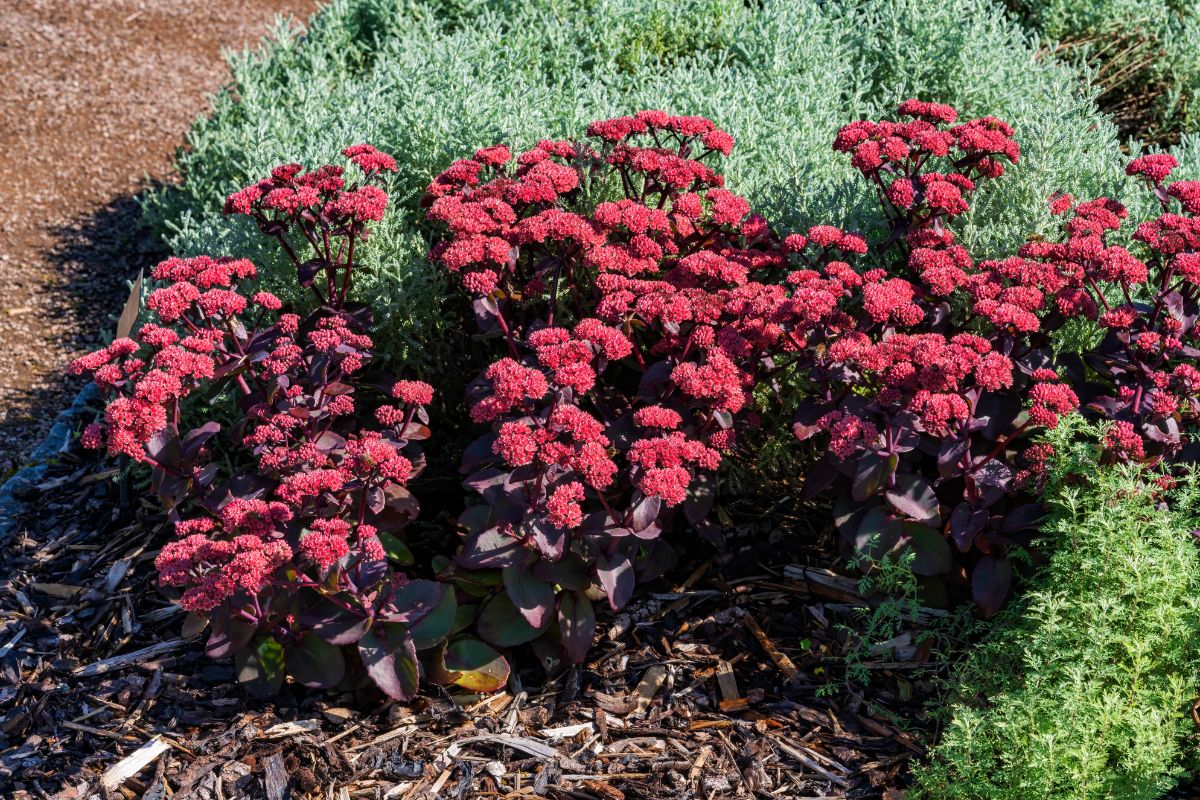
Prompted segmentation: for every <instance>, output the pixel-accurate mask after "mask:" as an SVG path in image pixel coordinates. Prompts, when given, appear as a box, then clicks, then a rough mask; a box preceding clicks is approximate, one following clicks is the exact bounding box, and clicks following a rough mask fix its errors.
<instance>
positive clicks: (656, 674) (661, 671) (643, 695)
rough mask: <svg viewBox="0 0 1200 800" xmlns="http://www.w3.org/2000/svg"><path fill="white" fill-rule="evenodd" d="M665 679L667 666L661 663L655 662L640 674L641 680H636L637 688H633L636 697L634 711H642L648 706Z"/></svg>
mask: <svg viewBox="0 0 1200 800" xmlns="http://www.w3.org/2000/svg"><path fill="white" fill-rule="evenodd" d="M666 680H667V668H666V667H665V666H663V665H662V664H655V665H654V666H653V667H650V668H649V669H648V670H646V672H645V674H643V675H642V680H641V681H640V682H638V685H637V689H635V690H634V692H633V693H634V696H635V697H636V700H635V701H634V702H635V706H634V711H635V712H636V713H639V714H640V713H642V712H644V711H645V710H646V709H647V708H649V707H650V703H651V701H653V700H654V695H656V694H658V690H659V689H660V688H662V685H663V684H664V683H665V682H666Z"/></svg>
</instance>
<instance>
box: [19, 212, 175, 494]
mask: <svg viewBox="0 0 1200 800" xmlns="http://www.w3.org/2000/svg"><path fill="white" fill-rule="evenodd" d="M52 233H53V236H54V240H55V242H56V244H55V246H54V247H53V248H52V249H51V250H49V251H48V252H45V253H42V254H41V259H42V260H43V261H44V262H45V263H48V264H49V265H51V266H52V267H53V268H54V269H55V270H56V271H57V272H59V273H60V274H59V277H58V280H56V281H55V283H54V285H53V286H51V287H47V290H46V291H47V293H48V294H49V296H50V297H51V304H50V309H49V314H50V320H53V323H54V325H55V327H57V328H61V329H62V330H63V331H64V341H63V342H62V344H61V347H62V350H63V352H64V353H72V354H81V353H84V352H87V351H89V350H92V349H95V348H96V347H98V346H100V345H101V344H103V342H104V338H105V336H106V335H108V332H111V330H112V328H113V324H114V322H115V321H116V319H117V317H118V316H120V313H121V309H122V307H123V306H124V304H125V301H126V299H127V298H128V296H129V282H130V281H132V280H133V279H134V278H136V277H137V275H138V273H139V272H140V271H144V270H145V271H148V270H149V268H150V267H152V266H153V265H154V264H156V263H158V261H160V260H162V259H163V258H165V257H166V256H168V255H169V254H170V253H169V251H168V250H167V248H166V246H165V245H164V244H163V243H162V241H161V240H160V239H159V238H158V237H157V236H156V235H154V233H153V232H152V231H151V230H150V229H149V228H148V227H147V226H145V225H144V224H143V222H142V215H141V209H140V207H139V205H138V197H137V196H136V195H123V196H120V197H117V198H115V199H113V200H111V201H110V202H109V203H107V204H106V205H104V206H103V207H101V208H99V209H97V210H96V211H94V212H93V213H91V214H89V215H88V216H86V217H84V218H83V219H80V220H78V221H76V222H75V223H72V224H70V225H66V226H63V227H60V228H57V229H55V230H54V231H53V232H52ZM43 322H45V321H43ZM38 324H39V322H38V321H36V320H35V321H32V322H31V327H36V326H37V325H38ZM65 367H66V362H64V363H63V371H60V372H58V373H52V374H51V375H50V376H48V377H47V378H46V379H45V380H44V381H43V382H42V383H41V385H40V386H37V387H35V388H33V389H28V390H25V391H21V392H18V393H15V394H13V395H11V396H10V397H11V400H10V401H9V407H8V413H7V416H6V418H5V419H4V421H3V422H0V470H2V471H3V472H11V470H12V469H14V468H16V467H19V466H22V463H23V461H24V459H25V458H27V457H28V454H29V452H30V451H32V449H33V448H34V447H35V446H36V444H37V441H38V439H40V438H41V437H42V436H44V435H45V433H46V430H47V429H48V428H49V424H50V422H51V421H52V420H53V419H54V416H55V415H56V414H57V413H58V412H59V411H60V410H61V409H62V408H64V407H65V406H66V405H67V404H69V403H70V400H71V397H73V396H74V395H75V394H76V393H77V392H78V391H79V389H80V388H81V387H82V385H83V382H82V381H81V380H80V379H78V378H72V377H70V376H68V375H67V374H66V372H65Z"/></svg>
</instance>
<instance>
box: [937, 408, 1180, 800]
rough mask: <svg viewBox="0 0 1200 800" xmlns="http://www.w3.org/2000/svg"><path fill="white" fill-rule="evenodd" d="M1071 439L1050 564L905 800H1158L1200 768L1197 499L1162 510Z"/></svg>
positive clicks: (985, 647)
mask: <svg viewBox="0 0 1200 800" xmlns="http://www.w3.org/2000/svg"><path fill="white" fill-rule="evenodd" d="M1081 428H1082V424H1081V423H1080V422H1079V421H1078V419H1075V420H1073V421H1072V422H1070V423H1069V424H1068V423H1064V424H1063V426H1061V427H1060V429H1059V430H1058V431H1055V439H1056V440H1057V447H1058V450H1059V452H1060V454H1062V455H1061V457H1060V460H1059V462H1058V464H1057V465H1056V467H1055V473H1054V475H1053V477H1052V479H1051V485H1050V486H1048V489H1047V497H1046V499H1047V502H1048V503H1049V504H1050V508H1051V511H1052V516H1051V519H1050V521H1049V523H1048V524H1047V525H1046V527H1045V534H1046V536H1047V537H1048V538H1049V539H1050V540H1052V541H1053V542H1054V544H1055V547H1054V552H1053V555H1052V556H1051V558H1050V560H1049V562H1048V563H1047V564H1046V565H1045V567H1044V568H1043V569H1042V570H1041V571H1040V572H1039V574H1038V575H1037V576H1036V577H1035V579H1034V580H1033V581H1032V585H1031V586H1030V589H1029V591H1028V593H1027V594H1026V596H1025V597H1023V598H1022V599H1021V601H1020V602H1019V603H1017V604H1015V605H1014V606H1013V607H1011V608H1010V609H1009V610H1007V611H1006V612H1004V613H1003V614H1002V616H1001V618H999V619H998V621H997V623H996V626H995V628H994V629H993V632H992V634H991V635H990V637H989V638H988V639H987V641H985V642H984V643H983V644H982V645H981V646H979V647H978V648H977V649H975V650H973V651H972V652H971V653H970V655H969V656H967V658H966V660H965V661H964V662H963V664H962V665H961V666H960V668H959V670H958V681H959V685H958V688H957V695H958V700H957V701H956V702H955V703H954V704H952V705H951V707H950V709H949V712H950V714H949V716H950V723H949V726H948V727H947V729H946V730H945V732H944V735H943V737H942V740H941V743H940V744H939V745H938V747H937V748H936V749H935V750H934V752H933V756H932V759H931V761H930V762H929V763H928V764H927V765H925V766H923V767H922V768H920V769H919V770H918V771H917V782H918V786H919V787H920V789H919V791H918V792H917V793H916V795H915V796H914V800H915V798H916V797H920V798H929V800H941V799H942V798H945V799H946V800H968V799H974V798H978V800H1009V799H1010V798H1011V800H1027V799H1028V798H1056V799H1058V798H1062V799H1063V800H1065V799H1066V798H1072V799H1075V798H1078V800H1093V799H1095V800H1100V799H1101V798H1103V799H1105V800H1108V799H1112V800H1118V799H1121V800H1124V799H1126V798H1128V799H1129V800H1134V798H1155V797H1161V796H1162V795H1163V794H1164V793H1166V792H1167V791H1168V790H1170V789H1171V788H1172V787H1173V786H1174V785H1175V783H1176V782H1177V781H1178V780H1179V778H1180V776H1181V775H1183V774H1185V773H1186V770H1188V769H1194V768H1196V766H1197V763H1196V761H1197V758H1196V746H1197V742H1196V737H1195V726H1194V724H1193V722H1192V719H1191V715H1190V713H1189V707H1190V704H1191V701H1192V699H1193V698H1194V697H1195V696H1196V692H1197V688H1198V686H1200V675H1198V670H1200V558H1198V557H1197V547H1198V545H1197V542H1196V540H1195V538H1194V537H1193V536H1192V533H1191V532H1192V530H1193V529H1195V528H1196V527H1197V524H1198V523H1200V517H1198V516H1197V515H1198V513H1200V488H1198V486H1197V483H1196V481H1195V480H1191V481H1188V482H1185V483H1183V484H1182V485H1181V486H1180V487H1179V488H1178V489H1177V490H1176V492H1175V496H1174V497H1173V499H1172V508H1171V510H1169V511H1166V510H1164V509H1163V508H1161V507H1158V506H1156V504H1155V501H1154V500H1153V499H1152V498H1151V495H1152V492H1151V489H1156V488H1157V487H1154V486H1153V485H1152V484H1149V483H1148V478H1147V477H1146V476H1145V475H1144V474H1139V473H1138V472H1137V471H1136V469H1135V468H1132V467H1130V468H1123V469H1116V468H1109V469H1103V470H1099V471H1097V469H1096V467H1095V463H1096V461H1095V452H1094V450H1093V447H1092V446H1089V445H1086V444H1069V443H1068V442H1069V441H1070V439H1069V437H1072V436H1073V435H1077V434H1080V433H1085V431H1082V430H1081ZM1083 439H1084V440H1086V441H1095V432H1090V433H1089V435H1087V436H1085V437H1083ZM1084 476H1086V478H1085V477H1084Z"/></svg>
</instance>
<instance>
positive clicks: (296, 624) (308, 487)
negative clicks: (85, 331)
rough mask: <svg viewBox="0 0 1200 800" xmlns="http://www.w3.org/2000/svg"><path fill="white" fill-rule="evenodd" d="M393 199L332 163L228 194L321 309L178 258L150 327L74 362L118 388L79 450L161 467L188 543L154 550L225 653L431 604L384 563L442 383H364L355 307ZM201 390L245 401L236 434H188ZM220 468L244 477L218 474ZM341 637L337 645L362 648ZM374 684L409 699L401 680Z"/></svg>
mask: <svg viewBox="0 0 1200 800" xmlns="http://www.w3.org/2000/svg"><path fill="white" fill-rule="evenodd" d="M345 155H346V156H347V157H349V158H350V160H351V161H352V162H353V163H354V164H355V165H356V166H357V167H358V169H359V170H360V171H361V172H362V173H363V174H364V175H365V176H366V180H367V181H370V180H372V179H374V178H375V177H377V176H378V175H380V174H381V173H383V172H394V171H395V169H396V166H395V162H394V160H393V159H392V158H391V156H389V155H387V154H385V153H381V152H380V151H378V150H376V149H374V148H372V147H370V146H367V145H357V146H355V147H351V148H347V150H346V151H345ZM386 200H387V198H386V195H385V194H384V193H383V191H382V190H381V189H379V188H378V187H377V186H375V185H373V184H371V183H369V182H366V183H363V184H361V185H353V184H348V183H347V181H346V179H345V177H344V173H343V171H342V169H341V168H338V167H332V166H328V165H327V166H324V167H321V168H319V169H317V170H314V171H312V172H303V171H302V170H301V168H300V167H299V166H298V165H295V164H285V165H283V166H280V167H277V168H276V169H274V170H273V171H272V173H271V176H270V177H269V178H266V179H264V180H263V181H259V182H258V183H256V184H254V185H252V186H250V187H248V188H246V189H243V190H241V191H239V192H236V193H234V194H233V195H231V196H230V198H229V199H228V201H227V203H226V211H227V212H229V213H242V214H249V215H251V216H253V217H255V219H256V220H257V221H258V222H259V225H260V226H261V227H262V228H263V230H264V232H266V233H267V234H268V235H272V236H275V237H276V238H277V239H278V240H279V243H280V245H281V246H282V247H283V248H284V249H285V251H286V252H287V253H288V255H289V257H290V258H292V260H293V262H294V263H295V264H296V268H297V274H298V277H299V279H300V280H301V282H303V281H305V280H307V279H308V278H310V277H313V276H312V275H308V276H306V272H305V270H306V268H307V267H306V265H308V264H312V263H318V264H320V265H322V266H321V269H323V270H324V271H325V274H326V279H327V281H326V291H325V292H317V295H318V297H319V298H320V300H321V307H319V308H318V309H317V310H315V311H313V312H311V313H309V314H307V316H305V317H301V316H300V315H299V314H296V313H291V312H285V311H284V309H283V303H282V302H281V301H280V300H279V298H277V297H275V296H274V295H272V294H270V293H268V292H264V291H253V292H252V290H248V289H247V288H246V284H247V283H249V282H250V281H252V280H253V278H254V277H255V269H254V266H253V265H252V264H251V263H250V262H249V261H246V260H245V259H228V258H209V257H207V256H199V257H196V258H188V259H180V258H172V259H168V260H167V261H164V262H163V263H161V264H159V265H158V266H157V267H156V268H155V269H154V270H153V273H152V277H153V278H154V279H155V280H156V281H158V282H159V286H158V288H155V289H154V291H152V292H151V293H150V295H149V297H148V299H147V302H146V305H147V307H148V309H149V310H150V311H151V312H152V314H153V315H154V317H155V319H154V321H153V322H150V323H147V324H145V325H143V326H142V327H141V329H140V330H138V332H137V333H136V334H135V335H134V336H133V337H132V338H124V339H118V340H117V341H115V342H113V343H112V344H111V345H109V346H108V347H106V348H104V349H102V350H100V351H98V352H95V353H92V354H89V355H87V356H84V357H82V358H80V359H78V360H77V361H76V362H74V363H73V364H72V365H71V368H70V371H71V372H72V373H73V374H83V373H88V374H90V375H92V377H93V378H94V380H95V381H96V383H97V384H98V385H99V386H100V387H101V388H102V389H103V390H104V391H105V392H106V393H107V394H108V395H109V398H110V399H109V401H108V403H107V407H106V409H105V412H104V420H103V422H100V423H96V424H94V425H92V426H89V427H88V429H87V430H85V432H84V435H83V443H84V445H85V446H87V447H93V448H101V447H107V448H108V450H109V452H110V453H113V454H122V455H126V456H129V457H131V458H133V459H135V460H137V461H140V462H143V463H144V464H146V465H148V466H150V467H151V473H152V486H153V487H154V488H155V489H156V491H158V493H159V494H160V496H161V497H162V499H163V500H164V502H165V505H166V506H167V507H168V508H169V509H170V513H171V518H172V520H173V521H174V522H175V527H176V532H177V535H178V538H177V539H176V540H175V541H172V542H170V543H168V544H167V545H166V546H164V547H163V548H162V550H161V551H160V553H159V555H158V557H157V559H156V565H157V567H158V570H159V573H160V577H161V582H162V584H163V585H164V586H169V587H175V588H178V589H180V590H182V594H181V597H180V599H179V603H180V605H181V606H182V607H183V608H185V609H187V610H189V611H192V612H195V613H198V614H205V615H208V617H209V618H210V619H211V620H212V625H213V639H212V640H211V641H210V650H215V651H216V652H225V650H224V648H226V647H227V646H228V641H227V640H224V639H223V638H222V635H223V634H222V633H221V631H222V630H228V627H229V625H231V624H233V623H237V624H239V625H250V626H251V627H252V628H254V629H255V631H256V636H259V637H262V636H266V637H271V638H274V639H275V640H276V641H278V642H280V643H282V644H285V645H289V646H303V642H304V641H305V637H306V636H309V635H311V634H312V628H311V626H312V625H313V624H314V623H313V622H312V620H313V619H314V617H313V616H312V614H313V613H314V611H313V610H314V609H317V610H319V609H322V608H324V609H328V608H334V609H335V610H336V615H337V616H340V617H342V619H341V622H340V623H339V624H341V625H342V626H343V628H346V629H349V630H361V631H362V632H365V630H366V628H365V627H362V626H361V625H360V623H362V622H364V621H366V620H370V619H377V618H379V619H384V620H389V619H403V620H405V621H407V622H412V621H415V620H416V619H418V618H419V617H420V616H421V615H423V614H425V613H427V612H428V610H429V608H431V607H432V606H430V605H428V603H427V602H426V601H427V600H428V597H426V598H425V600H422V599H421V598H419V597H416V598H409V599H407V600H406V599H404V598H405V596H404V595H403V593H402V592H400V591H399V590H400V587H402V586H403V585H404V584H405V583H406V579H405V577H404V576H403V575H401V574H399V573H396V572H394V571H393V570H392V568H391V567H390V566H389V564H388V562H387V561H386V559H387V555H386V552H385V548H384V545H383V541H382V539H381V537H384V536H386V537H392V538H393V539H394V537H395V536H396V534H397V533H399V532H400V531H401V530H402V529H403V528H404V526H405V525H406V524H407V523H408V522H409V521H411V519H412V518H413V517H414V516H415V515H416V513H417V511H418V507H417V505H416V503H415V501H414V500H413V499H412V497H411V496H410V495H409V494H408V492H407V490H406V489H405V488H404V487H405V485H406V484H407V483H408V481H409V480H410V479H411V478H412V477H413V476H414V475H415V474H416V473H417V472H418V471H419V469H420V466H421V465H423V463H424V461H423V459H422V458H421V457H420V453H419V444H418V443H419V442H420V441H421V440H423V439H426V438H428V437H429V435H430V432H429V429H428V427H427V424H428V421H429V418H428V414H427V412H426V410H425V405H427V404H428V403H430V402H431V401H432V400H433V388H432V387H431V386H429V385H428V384H426V383H422V382H420V381H396V382H393V383H392V384H391V391H390V392H386V391H380V390H379V389H378V388H376V387H377V386H378V384H377V383H376V380H377V378H378V376H374V377H373V378H372V382H371V383H369V384H368V383H365V382H363V381H362V380H361V378H360V377H359V376H360V373H361V372H362V371H363V369H364V367H365V366H366V364H367V363H368V362H369V361H370V360H371V358H372V356H373V350H374V345H373V342H372V340H371V337H370V336H369V335H368V333H367V331H366V330H365V325H364V323H365V320H366V317H365V316H364V315H363V314H362V313H361V312H360V311H359V310H358V309H357V308H352V307H347V303H346V298H347V297H348V295H349V290H350V286H351V277H352V272H353V268H354V253H355V247H354V244H355V241H356V240H357V239H360V238H362V237H363V236H364V235H365V233H366V231H365V228H364V227H363V223H365V222H368V221H375V220H378V219H380V218H381V217H382V215H383V210H384V206H385V204H386ZM289 226H294V228H295V229H296V230H297V231H298V232H299V234H300V236H301V238H304V239H307V241H308V243H309V245H310V246H311V249H312V251H313V253H312V256H313V258H310V259H307V260H301V259H300V257H299V256H298V255H297V253H296V252H295V251H294V250H292V249H291V246H290V245H289V244H288V243H287V241H286V240H284V239H283V238H282V232H283V230H285V229H287V228H288V227H289ZM384 385H386V384H384ZM200 393H203V394H205V395H206V396H207V397H208V399H209V400H210V401H213V406H212V407H216V408H219V407H221V405H227V406H228V407H230V408H236V409H238V412H239V413H238V414H237V416H236V418H235V420H236V421H235V422H234V424H233V425H232V428H231V429H230V430H228V431H221V425H220V424H218V423H217V422H216V421H215V420H208V421H205V422H204V423H203V424H201V425H199V426H197V427H193V428H192V429H191V430H186V429H184V430H181V427H182V426H183V423H184V421H185V419H186V417H187V416H188V415H189V414H190V413H191V408H190V407H187V406H184V405H183V404H182V401H184V400H185V399H186V398H188V397H189V396H190V395H193V394H200ZM360 418H363V419H362V421H360ZM372 418H373V420H374V422H375V423H377V426H378V427H376V428H372V427H369V422H368V420H371V419H372ZM219 463H224V464H233V465H235V468H236V469H238V470H243V471H242V472H237V473H235V474H233V475H226V474H223V473H222V471H221V470H219V469H218V464H219ZM426 584H427V585H426ZM421 588H422V591H424V592H427V593H431V594H437V593H438V592H439V591H440V590H438V589H437V588H436V585H435V584H429V583H428V582H425V584H423V585H422V587H421ZM410 603H415V604H416V605H415V606H414V607H409V606H408V605H406V604H410ZM323 604H324V605H323ZM324 613H328V612H324ZM356 625H359V627H355V626H356ZM335 627H336V626H335ZM322 630H325V629H322ZM339 630H342V629H340V628H339ZM323 635H324V634H323ZM359 635H361V633H360V634H359ZM345 637H346V634H335V635H334V638H335V639H336V640H337V641H336V642H335V643H334V644H336V645H337V646H340V645H343V644H349V643H352V642H353V637H351V638H349V639H346V640H345V641H343V639H344V638H345ZM364 658H367V656H364ZM380 686H381V687H382V688H383V689H384V690H385V691H386V692H388V693H389V694H391V695H392V696H394V697H398V698H400V697H407V696H409V695H408V691H409V690H408V689H407V688H405V687H402V686H397V685H395V683H394V682H389V681H387V680H382V681H381V682H380Z"/></svg>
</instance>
